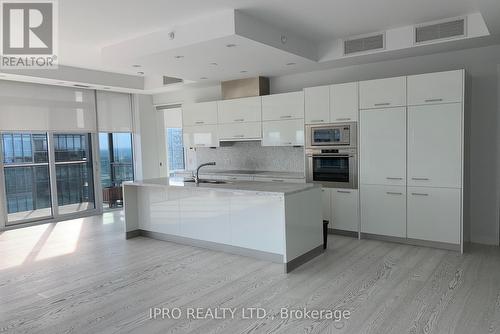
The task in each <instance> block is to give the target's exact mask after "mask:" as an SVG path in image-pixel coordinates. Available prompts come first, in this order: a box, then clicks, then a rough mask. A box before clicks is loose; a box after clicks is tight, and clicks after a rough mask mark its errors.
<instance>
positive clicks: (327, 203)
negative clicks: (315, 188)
mask: <svg viewBox="0 0 500 334" xmlns="http://www.w3.org/2000/svg"><path fill="white" fill-rule="evenodd" d="M331 194H332V192H331V189H330V188H321V202H322V210H321V212H322V213H323V220H328V221H329V222H331V221H332V195H331ZM329 228H332V225H330V226H329Z"/></svg>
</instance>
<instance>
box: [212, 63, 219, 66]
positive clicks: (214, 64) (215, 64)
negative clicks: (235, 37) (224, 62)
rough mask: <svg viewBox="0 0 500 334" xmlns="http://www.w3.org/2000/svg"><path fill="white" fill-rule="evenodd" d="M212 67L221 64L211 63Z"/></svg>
mask: <svg viewBox="0 0 500 334" xmlns="http://www.w3.org/2000/svg"><path fill="white" fill-rule="evenodd" d="M210 65H213V66H217V65H219V64H217V63H210Z"/></svg>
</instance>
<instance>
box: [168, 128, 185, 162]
mask: <svg viewBox="0 0 500 334" xmlns="http://www.w3.org/2000/svg"><path fill="white" fill-rule="evenodd" d="M167 148H168V159H167V161H168V170H169V171H176V170H183V169H184V145H183V142H182V129H181V128H167Z"/></svg>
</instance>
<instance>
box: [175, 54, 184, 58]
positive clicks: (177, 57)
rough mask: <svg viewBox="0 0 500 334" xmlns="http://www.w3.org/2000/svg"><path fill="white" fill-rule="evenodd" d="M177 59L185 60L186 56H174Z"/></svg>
mask: <svg viewBox="0 0 500 334" xmlns="http://www.w3.org/2000/svg"><path fill="white" fill-rule="evenodd" d="M174 58H175V59H182V58H184V56H181V55H178V56H174Z"/></svg>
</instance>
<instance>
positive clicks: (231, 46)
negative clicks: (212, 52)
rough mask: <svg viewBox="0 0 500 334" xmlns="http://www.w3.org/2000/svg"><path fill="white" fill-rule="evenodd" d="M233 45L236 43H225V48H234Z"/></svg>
mask: <svg viewBox="0 0 500 334" xmlns="http://www.w3.org/2000/svg"><path fill="white" fill-rule="evenodd" d="M234 47H236V44H232V43H230V44H226V48H234Z"/></svg>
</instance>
